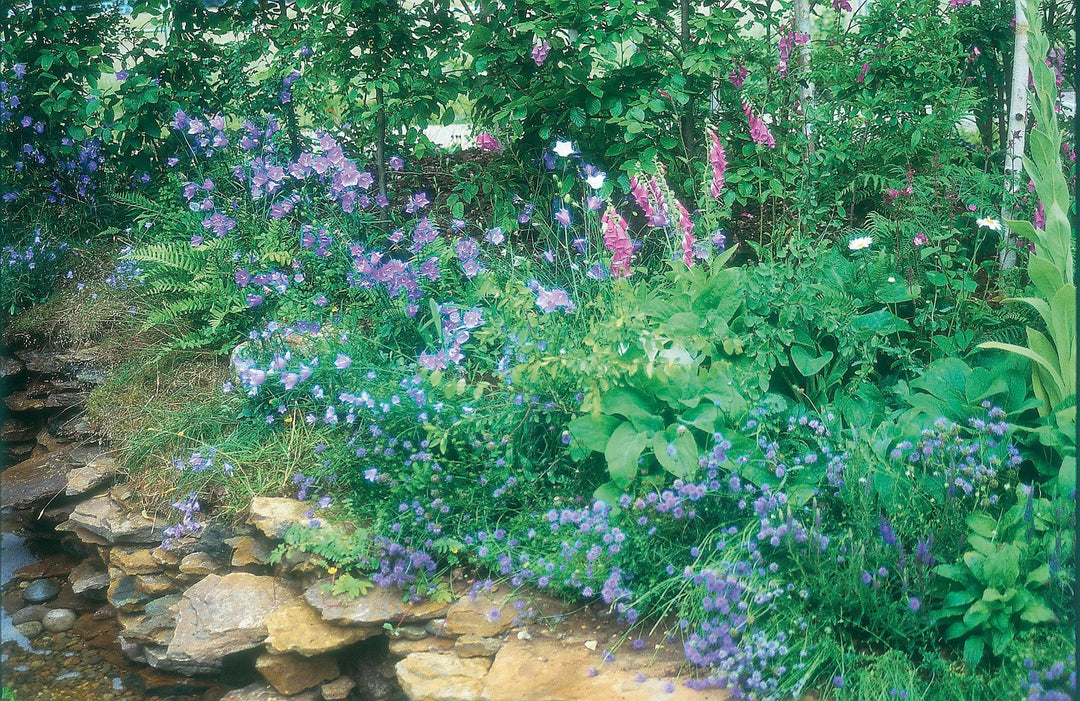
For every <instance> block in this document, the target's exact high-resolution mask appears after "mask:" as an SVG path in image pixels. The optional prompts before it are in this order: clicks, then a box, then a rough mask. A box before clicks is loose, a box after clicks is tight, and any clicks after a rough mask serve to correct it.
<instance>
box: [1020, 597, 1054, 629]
mask: <svg viewBox="0 0 1080 701" xmlns="http://www.w3.org/2000/svg"><path fill="white" fill-rule="evenodd" d="M1020 618H1021V619H1022V620H1024V621H1026V622H1028V623H1031V624H1038V623H1050V622H1052V621H1056V620H1057V616H1056V615H1055V614H1054V612H1053V610H1052V609H1051V608H1050V607H1049V606H1047V605H1046V604H1044V603H1042V602H1040V601H1038V600H1034V599H1033V600H1032V601H1031V602H1030V603H1028V605H1027V606H1025V607H1024V611H1023V613H1021V614H1020Z"/></svg>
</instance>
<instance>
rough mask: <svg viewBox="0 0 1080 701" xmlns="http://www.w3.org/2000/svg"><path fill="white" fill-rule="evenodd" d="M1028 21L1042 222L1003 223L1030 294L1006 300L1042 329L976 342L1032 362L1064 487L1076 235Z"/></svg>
mask: <svg viewBox="0 0 1080 701" xmlns="http://www.w3.org/2000/svg"><path fill="white" fill-rule="evenodd" d="M1028 22H1029V23H1030V25H1031V29H1030V35H1029V43H1028V52H1029V54H1030V55H1031V73H1032V76H1033V78H1034V83H1035V96H1034V100H1033V106H1032V110H1033V113H1034V117H1035V128H1034V129H1032V131H1031V136H1030V141H1029V142H1028V145H1029V147H1030V153H1029V155H1027V156H1025V157H1024V168H1025V170H1026V171H1027V173H1028V175H1029V176H1030V177H1031V179H1032V181H1033V182H1034V183H1035V194H1036V195H1037V197H1038V198H1039V200H1040V202H1041V204H1042V211H1043V212H1044V219H1045V223H1044V225H1043V227H1042V228H1039V227H1036V226H1033V225H1032V224H1031V223H1030V222H1026V221H1009V222H1006V223H1007V225H1008V226H1009V228H1010V229H1011V230H1012V231H1013V232H1014V233H1015V234H1017V235H1018V236H1020V237H1021V238H1024V239H1027V240H1028V241H1031V243H1032V248H1031V251H1030V252H1029V254H1028V256H1027V271H1028V277H1029V278H1030V280H1031V284H1032V286H1033V287H1034V290H1035V293H1036V294H1035V296H1031V297H1021V298H1017V299H1015V300H1013V301H1016V302H1020V303H1023V304H1026V305H1028V306H1030V307H1031V308H1033V309H1034V310H1035V311H1037V312H1038V314H1039V317H1040V319H1041V320H1042V322H1043V324H1044V329H1045V330H1040V329H1035V328H1030V327H1029V328H1028V329H1027V346H1026V347H1025V346H1020V345H1015V344H1006V343H996V342H988V343H984V344H982V345H981V347H983V348H997V349H1001V350H1006V351H1009V352H1012V353H1016V354H1019V355H1021V356H1023V357H1025V358H1027V359H1028V360H1030V361H1031V382H1032V386H1033V389H1034V392H1035V397H1036V398H1037V399H1039V401H1040V402H1041V406H1040V407H1039V415H1040V416H1042V417H1043V418H1044V419H1045V422H1044V423H1043V425H1042V426H1040V427H1038V428H1037V429H1036V433H1037V434H1038V436H1039V439H1040V441H1041V442H1042V443H1044V444H1045V445H1047V446H1048V447H1050V448H1052V449H1053V450H1054V451H1055V452H1056V453H1057V456H1058V458H1059V459H1060V465H1059V466H1057V465H1048V466H1045V467H1044V469H1046V470H1048V471H1050V472H1051V473H1052V474H1054V473H1056V474H1058V475H1059V478H1058V490H1059V492H1060V493H1061V494H1068V493H1069V492H1070V491H1071V490H1074V489H1075V488H1076V484H1075V479H1074V476H1075V469H1076V444H1075V436H1076V345H1077V340H1076V334H1077V328H1076V287H1075V286H1074V285H1073V284H1072V283H1071V282H1070V278H1071V276H1072V274H1073V267H1074V263H1073V258H1074V255H1075V252H1074V250H1073V249H1074V247H1075V245H1076V241H1075V240H1074V239H1073V236H1072V225H1071V223H1070V222H1069V208H1070V206H1071V202H1072V198H1071V195H1070V192H1069V185H1068V182H1067V181H1066V179H1065V175H1064V173H1063V170H1062V158H1061V147H1062V135H1061V128H1060V126H1059V124H1058V118H1057V114H1056V113H1055V111H1054V105H1055V103H1056V101H1057V87H1056V84H1055V77H1054V71H1053V69H1051V68H1050V66H1048V65H1046V62H1045V61H1044V58H1045V57H1046V55H1047V52H1048V50H1049V42H1048V41H1047V38H1046V35H1045V34H1044V33H1043V32H1042V18H1041V15H1040V13H1039V12H1038V11H1036V10H1034V9H1030V7H1029V10H1028ZM1058 467H1059V468H1060V469H1059V470H1057V469H1055V468H1058Z"/></svg>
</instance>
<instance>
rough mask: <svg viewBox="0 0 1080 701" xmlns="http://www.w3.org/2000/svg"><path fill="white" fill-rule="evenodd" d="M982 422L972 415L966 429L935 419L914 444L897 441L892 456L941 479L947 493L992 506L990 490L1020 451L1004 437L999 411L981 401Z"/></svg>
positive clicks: (1016, 462) (1017, 461)
mask: <svg viewBox="0 0 1080 701" xmlns="http://www.w3.org/2000/svg"><path fill="white" fill-rule="evenodd" d="M983 406H984V408H985V409H986V412H987V413H986V418H982V417H971V418H970V419H969V420H968V423H969V427H968V428H964V427H962V426H960V425H958V424H955V423H953V422H951V421H949V420H948V419H944V418H941V419H938V420H937V421H935V422H934V425H933V428H928V429H925V430H924V431H923V432H922V434H921V436H920V437H919V439H918V440H917V441H914V442H912V441H901V442H900V443H898V444H897V446H896V447H895V448H894V449H893V450H892V452H891V453H890V457H891V458H892V459H893V460H896V461H898V462H901V463H906V464H908V465H911V466H913V467H920V468H922V470H923V471H924V472H926V473H927V474H931V475H934V476H936V477H939V478H940V479H941V480H942V484H943V486H944V489H945V492H946V495H947V496H948V497H950V498H953V497H957V496H959V497H971V496H974V497H976V498H977V499H978V500H980V502H981V503H983V504H984V505H989V504H995V503H997V500H998V495H997V494H996V493H994V492H993V490H992V486H993V485H994V483H995V481H996V480H997V479H999V477H1000V476H1001V475H1002V474H1003V473H1005V472H1008V471H1015V470H1016V469H1017V468H1018V467H1019V466H1020V463H1021V462H1022V458H1021V456H1020V451H1019V450H1018V449H1017V447H1016V446H1015V445H1013V444H1012V442H1010V441H1008V440H1007V439H1006V436H1007V433H1008V424H1007V423H1006V421H1005V412H1004V411H1003V410H1002V409H1001V408H1000V407H994V406H991V405H990V403H989V402H985V403H984V405H983Z"/></svg>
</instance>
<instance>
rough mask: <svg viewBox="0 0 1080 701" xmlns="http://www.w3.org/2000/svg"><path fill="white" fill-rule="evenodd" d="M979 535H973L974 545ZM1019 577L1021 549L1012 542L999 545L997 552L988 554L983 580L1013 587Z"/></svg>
mask: <svg viewBox="0 0 1080 701" xmlns="http://www.w3.org/2000/svg"><path fill="white" fill-rule="evenodd" d="M977 537H978V536H972V537H971V541H972V545H975V542H974V541H975V538H977ZM976 547H978V546H976ZM1019 577H1020V550H1019V549H1018V548H1017V547H1016V546H1015V545H1013V544H1012V543H1009V544H1008V545H1004V546H1001V547H999V548H998V549H997V552H995V553H993V554H992V555H988V556H987V558H986V562H985V563H984V564H983V581H985V582H986V583H987V584H989V585H990V586H992V587H999V588H1006V587H1011V586H1013V585H1014V584H1016V580H1017V579H1018V578H1019Z"/></svg>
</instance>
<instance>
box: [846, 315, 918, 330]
mask: <svg viewBox="0 0 1080 701" xmlns="http://www.w3.org/2000/svg"><path fill="white" fill-rule="evenodd" d="M851 328H852V329H854V330H856V331H863V332H868V333H870V334H877V335H886V334H890V333H899V332H902V331H911V326H910V325H909V324H908V323H907V322H906V321H904V320H903V319H901V318H900V317H898V316H896V315H895V314H893V313H892V312H890V311H889V310H888V309H879V310H878V311H876V312H873V313H871V314H860V315H859V316H856V317H855V318H853V319H852V320H851Z"/></svg>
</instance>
